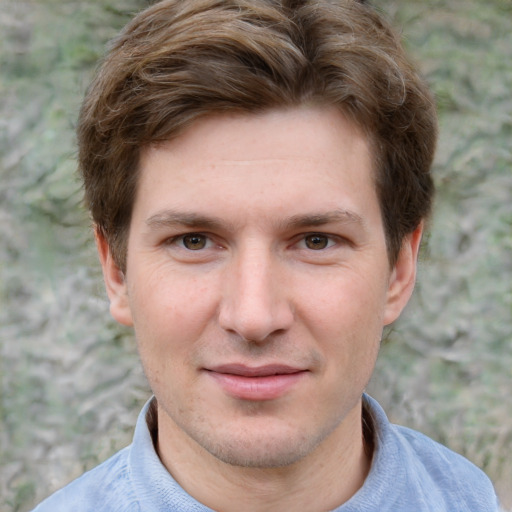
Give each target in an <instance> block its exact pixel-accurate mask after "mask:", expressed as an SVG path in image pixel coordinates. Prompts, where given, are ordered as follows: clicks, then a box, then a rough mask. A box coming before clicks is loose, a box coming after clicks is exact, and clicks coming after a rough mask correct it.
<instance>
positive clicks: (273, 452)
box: [196, 426, 329, 469]
mask: <svg viewBox="0 0 512 512" xmlns="http://www.w3.org/2000/svg"><path fill="white" fill-rule="evenodd" d="M223 434H224V435H223ZM328 434H329V431H327V432H317V433H316V435H307V434H304V433H303V432H298V431H290V429H282V430H279V429H277V431H274V432H272V429H271V428H268V427H267V428H265V427H264V426H262V427H261V428H258V429H257V430H256V431H254V430H251V429H244V431H242V432H239V433H238V434H237V433H235V432H233V431H232V430H231V431H229V432H217V436H215V438H214V439H213V438H212V437H211V436H207V437H202V438H201V437H199V438H196V442H198V443H199V444H200V445H201V446H202V448H204V449H205V450H206V451H208V452H209V453H210V454H211V455H213V456H214V457H215V458H216V459H218V460H220V461H222V462H224V463H226V464H229V465H231V466H238V467H245V468H260V469H265V468H280V467H285V466H290V465H292V464H295V463H296V462H298V461H300V460H302V459H303V458H304V457H306V456H307V455H309V454H310V453H311V452H313V451H314V450H315V448H317V447H318V445H319V444H320V443H321V442H322V441H323V439H324V438H325V437H327V436H328Z"/></svg>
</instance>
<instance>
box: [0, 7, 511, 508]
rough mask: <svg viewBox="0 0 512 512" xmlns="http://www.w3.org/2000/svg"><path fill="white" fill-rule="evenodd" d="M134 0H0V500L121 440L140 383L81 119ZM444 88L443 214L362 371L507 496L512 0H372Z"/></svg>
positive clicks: (6, 501) (62, 475) (28, 496)
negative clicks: (83, 179)
mask: <svg viewBox="0 0 512 512" xmlns="http://www.w3.org/2000/svg"><path fill="white" fill-rule="evenodd" d="M147 3H149V2H147V1H143V0H110V1H107V0H98V1H95V2H81V1H78V0H65V1H64V0H37V1H31V2H28V1H19V0H3V1H2V3H0V68H1V70H2V71H1V73H0V184H1V185H0V304H1V305H2V307H1V308H0V340H1V345H0V422H1V423H0V461H1V462H0V497H1V498H0V509H2V510H4V509H6V510H12V511H24V510H28V509H30V508H31V507H32V506H33V505H34V504H35V503H36V502H37V501H39V500H40V499H42V498H43V497H44V496H46V495H47V494H49V493H50V492H52V491H53V490H55V489H56V488H58V487H60V486H62V485H63V484H65V483H66V482H67V481H69V480H70V479H72V478H74V477H75V476H77V475H79V474H80V473H82V472H83V470H84V469H87V468H90V467H92V466H94V465H96V464H97V463H98V462H100V461H101V460H104V459H105V458H107V457H108V456H109V455H110V454H112V453H113V452H114V451H116V450H117V449H119V448H120V447H121V446H123V445H124V444H127V443H128V442H129V439H130V437H131V429H132V427H133V425H134V424H135V418H136V415H137V413H138V410H139V408H140V405H141V403H142V401H144V399H145V398H146V396H147V394H148V391H147V388H146V384H145V381H144V378H143V375H142V371H141V369H140V367H139V364H138V362H137V356H136V353H135V346H134V342H133V339H132V337H131V334H129V333H127V332H124V331H123V330H122V329H121V328H119V327H118V326H117V325H114V323H113V322H112V321H111V320H110V319H109V316H108V305H107V304H106V301H105V299H104V294H103V291H102V284H101V278H100V275H99V269H98V265H97V263H96V257H95V254H94V247H93V241H92V237H91V234H90V232H89V220H88V217H87V215H86V213H85V212H84V211H83V209H82V207H81V191H80V185H79V183H78V182H77V181H76V177H75V161H74V153H75V148H74V135H73V132H74V123H75V120H76V116H77V112H78V108H79V102H80V99H81V96H82V94H83V91H84V89H85V87H86V85H87V83H88V81H89V79H90V77H91V73H92V70H93V68H94V66H95V63H96V61H97V59H98V58H100V57H101V55H102V54H103V52H104V48H105V43H106V41H107V40H108V39H109V38H111V37H112V36H114V34H115V33H116V32H117V30H118V29H119V28H120V27H121V26H122V25H124V23H125V22H126V21H127V20H128V19H129V18H130V15H131V13H133V12H135V11H137V10H139V9H140V8H142V7H144V6H145V5H146V4H147ZM374 3H376V4H378V5H379V8H382V9H383V10H385V11H386V12H388V13H389V14H390V16H391V17H392V19H393V22H394V24H395V25H396V26H399V27H400V26H402V27H403V32H404V37H405V41H406V44H407V46H408V48H409V50H410V51H411V52H412V54H413V55H414V57H415V58H416V60H417V61H418V62H420V63H421V68H422V70H423V71H424V73H425V75H426V77H427V79H428V80H429V82H430V83H431V84H432V86H433V89H434V91H435V93H436V96H437V99H438V104H439V111H440V123H441V137H440V143H439V151H438V156H437V160H436V164H435V176H436V182H437V185H438V196H437V205H436V214H435V216H434V219H433V222H432V231H431V234H430V237H429V238H430V240H429V249H428V251H427V254H426V256H425V260H424V261H423V263H422V265H421V268H420V272H419V283H418V287H417V292H416V294H415V296H414V298H413V301H412V303H411V305H410V306H409V307H408V310H407V312H406V313H405V315H404V316H403V319H402V320H401V321H400V322H399V323H398V324H397V325H396V326H394V328H393V330H392V331H391V333H390V335H389V340H388V342H387V343H385V345H384V347H383V351H382V355H381V359H380V361H379V364H378V369H377V374H376V375H375V378H374V381H373V384H372V393H373V394H375V395H376V396H377V397H378V398H379V400H381V402H382V403H383V405H384V406H385V408H386V409H387V410H388V411H389V413H390V416H391V418H392V419H393V420H395V421H398V422H400V423H405V424H407V425H409V426H412V427H414V428H417V429H419V430H422V431H424V432H426V433H427V434H429V435H431V436H433V437H434V438H436V439H439V440H440V441H442V442H444V443H446V444H448V445H449V446H450V447H452V448H454V449H455V450H457V451H459V452H461V453H463V454H465V455H466V456H467V457H469V458H470V459H472V460H473V461H474V462H475V463H477V464H478V465H480V466H481V467H483V468H484V469H486V471H487V472H488V473H489V475H490V476H491V477H492V478H493V479H494V481H495V482H496V483H497V486H498V488H499V490H500V491H501V492H502V493H503V496H504V498H505V499H508V500H510V503H511V504H512V496H510V494H508V495H507V494H506V493H507V491H508V492H512V491H511V489H510V485H509V482H510V481H512V462H511V459H510V456H509V454H510V448H511V446H512V398H511V393H510V389H511V377H510V368H511V367H512V353H511V351H510V341H511V339H512V321H511V317H512V290H511V283H512V276H511V274H512V259H511V258H510V254H511V250H512V172H511V169H512V152H511V146H510V140H511V135H512V96H511V94H510V91H511V90H512V67H511V66H510V62H511V53H512V30H511V19H512V18H511V14H512V10H511V9H512V8H511V2H510V1H509V0H488V1H485V2H484V1H483V0H454V1H450V2H448V1H447V0H428V1H423V0H421V1H420V0H412V1H411V0H408V1H406V0H381V1H377V0H375V2H374Z"/></svg>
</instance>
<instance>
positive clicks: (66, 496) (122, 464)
mask: <svg viewBox="0 0 512 512" xmlns="http://www.w3.org/2000/svg"><path fill="white" fill-rule="evenodd" d="M129 450H130V447H127V448H124V449H123V450H121V451H119V452H118V453H116V454H115V455H114V456H112V457H111V458H110V459H108V460H106V461H105V462H103V463H102V464H100V465H99V466H97V467H95V468H94V469H92V470H90V471H88V472H87V473H84V474H83V475H82V476H81V477H79V478H77V479H76V480H74V481H72V482H71V483H70V484H68V485H67V486H66V487H64V488H62V489H61V490H60V491H57V492H56V493H55V494H53V495H51V496H50V497H49V498H47V499H46V500H44V501H43V502H42V503H41V504H40V505H38V506H37V507H36V508H35V509H34V511H33V512H68V511H71V510H72V511H73V512H93V511H94V512H103V511H104V512H107V511H108V512H116V511H119V512H120V511H123V512H128V511H130V512H138V511H139V506H138V504H137V499H136V498H135V496H134V494H133V490H132V486H131V482H130V472H129V465H128V455H129Z"/></svg>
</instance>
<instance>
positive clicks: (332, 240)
mask: <svg viewBox="0 0 512 512" xmlns="http://www.w3.org/2000/svg"><path fill="white" fill-rule="evenodd" d="M315 237H316V238H317V239H320V241H325V243H326V245H325V246H320V247H317V248H314V247H311V246H309V245H308V239H309V241H311V242H313V243H314V241H313V240H312V239H314V238H315ZM187 238H189V239H193V238H196V239H201V240H203V241H204V245H203V246H202V247H197V248H195V249H192V248H190V247H187V246H186V244H185V240H186V239H187ZM339 242H340V240H339V237H337V236H333V235H329V234H326V233H317V232H313V233H305V234H301V235H300V237H299V238H298V240H297V242H294V244H293V245H298V244H302V243H303V244H304V245H305V247H300V249H305V250H310V251H314V252H321V251H323V250H326V249H329V248H330V247H332V246H334V245H336V244H339ZM166 243H167V244H168V245H177V244H182V245H181V248H183V249H185V250H187V251H190V252H196V251H197V252H200V251H202V250H204V249H207V248H209V247H208V246H211V244H213V243H214V242H213V241H212V238H211V237H210V236H209V235H206V234H204V233H198V232H191V233H185V234H183V235H179V236H175V237H173V238H171V239H169V240H168V241H167V242H166ZM320 245H322V244H321V243H320Z"/></svg>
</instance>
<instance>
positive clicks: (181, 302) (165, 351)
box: [129, 272, 216, 362]
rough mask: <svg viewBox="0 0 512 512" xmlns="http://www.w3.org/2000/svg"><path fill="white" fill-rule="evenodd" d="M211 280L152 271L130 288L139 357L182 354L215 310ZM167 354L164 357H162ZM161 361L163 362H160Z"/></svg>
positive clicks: (154, 357) (187, 350)
mask: <svg viewBox="0 0 512 512" xmlns="http://www.w3.org/2000/svg"><path fill="white" fill-rule="evenodd" d="M210 281H211V279H208V278H204V277H203V278H201V279H199V278H193V277H192V278H191V277H186V276H183V275H181V276H180V275H179V274H178V273H170V274H168V275H165V274H162V273H158V272H153V273H148V274H146V275H145V276H144V277H143V278H142V279H141V280H139V283H134V285H133V286H131V287H130V290H129V297H130V307H131V310H132V316H133V321H134V329H135V333H136V337H137V343H138V345H139V350H140V352H141V357H144V355H145V353H148V355H149V354H151V358H152V359H155V360H157V361H158V360H159V358H161V357H162V356H164V358H163V360H168V359H169V357H168V355H169V354H170V353H171V352H172V355H173V359H176V358H178V359H179V358H180V357H183V354H182V352H189V351H190V350H191V349H192V347H193V346H194V342H195V341H197V340H198V339H200V338H201V334H202V333H203V331H204V330H205V329H206V326H207V325H208V324H209V323H210V322H211V319H212V317H213V316H214V315H215V311H216V300H215V297H214V295H213V293H212V292H213V290H214V289H215V286H214V284H212V283H211V282H210ZM166 355H167V357H165V356H166ZM162 362H163V361H162Z"/></svg>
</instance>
